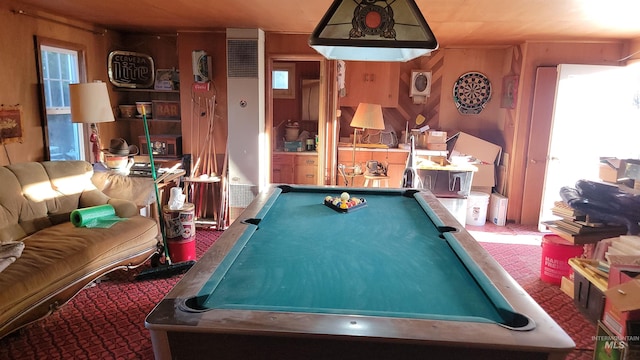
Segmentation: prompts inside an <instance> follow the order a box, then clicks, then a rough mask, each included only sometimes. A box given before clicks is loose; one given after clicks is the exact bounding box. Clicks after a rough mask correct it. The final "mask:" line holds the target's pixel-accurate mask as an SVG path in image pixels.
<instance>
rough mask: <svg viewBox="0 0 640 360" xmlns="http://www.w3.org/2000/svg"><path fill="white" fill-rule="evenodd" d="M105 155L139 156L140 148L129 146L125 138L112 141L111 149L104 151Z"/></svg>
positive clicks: (110, 143)
mask: <svg viewBox="0 0 640 360" xmlns="http://www.w3.org/2000/svg"><path fill="white" fill-rule="evenodd" d="M102 152H103V153H105V154H106V155H113V156H133V155H137V154H138V147H137V146H135V145H129V144H127V142H126V141H125V140H124V139H123V138H118V139H111V141H110V142H109V148H108V149H103V150H102Z"/></svg>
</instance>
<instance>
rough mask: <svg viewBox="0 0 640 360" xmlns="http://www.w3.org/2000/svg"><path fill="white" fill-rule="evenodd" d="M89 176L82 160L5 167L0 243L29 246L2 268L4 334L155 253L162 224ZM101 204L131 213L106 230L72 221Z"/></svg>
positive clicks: (0, 170) (0, 321)
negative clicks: (108, 193) (105, 191)
mask: <svg viewBox="0 0 640 360" xmlns="http://www.w3.org/2000/svg"><path fill="white" fill-rule="evenodd" d="M92 174H93V169H92V167H91V164H89V163H87V162H84V161H57V162H42V163H38V162H28V163H20V164H15V165H8V166H4V167H0V245H4V246H2V247H4V248H9V247H11V245H16V244H24V249H23V250H22V252H21V254H19V256H18V257H16V256H14V257H13V258H11V257H9V260H10V262H9V264H8V266H6V268H5V269H4V270H1V271H0V338H2V337H4V336H5V335H7V334H9V333H11V332H13V331H15V330H17V329H19V328H21V327H23V326H25V325H27V324H29V323H31V322H34V321H36V320H38V319H41V318H43V317H46V316H48V315H49V314H51V313H52V312H53V311H55V310H56V309H57V308H59V307H60V306H62V305H63V304H65V303H66V302H67V301H69V299H71V298H72V297H73V296H74V295H75V294H77V293H78V292H79V291H80V290H82V288H84V287H85V286H86V285H87V284H88V283H90V282H92V281H93V280H95V279H96V278H98V277H100V276H102V275H104V274H105V273H107V272H110V271H112V270H115V269H128V268H134V267H136V266H138V265H141V264H142V263H144V262H145V261H146V260H148V259H149V258H150V257H151V256H152V255H153V254H154V253H156V252H157V251H158V249H159V247H158V245H159V244H158V242H159V241H160V240H161V237H159V236H158V234H159V232H158V226H157V222H156V221H155V220H153V219H151V218H147V217H143V216H140V215H139V210H138V208H137V207H136V205H135V204H134V203H133V202H131V201H129V200H122V199H114V198H109V197H108V196H106V195H105V194H103V193H102V192H100V191H99V190H98V189H96V187H95V186H94V184H93V183H92V181H91V177H92ZM102 204H110V205H112V206H113V207H114V208H115V210H116V215H118V216H119V217H122V218H127V219H126V220H124V221H120V222H117V223H116V224H115V225H113V226H112V227H110V228H106V229H105V228H86V227H76V226H74V225H73V224H72V223H71V222H70V213H71V212H72V211H73V210H75V209H77V208H83V207H89V206H96V205H102ZM15 249H18V250H20V248H17V247H14V250H15ZM17 252H18V253H20V251H17ZM14 255H16V254H15V253H14ZM5 259H6V258H5ZM5 265H6V263H5Z"/></svg>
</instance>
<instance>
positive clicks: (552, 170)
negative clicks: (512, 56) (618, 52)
mask: <svg viewBox="0 0 640 360" xmlns="http://www.w3.org/2000/svg"><path fill="white" fill-rule="evenodd" d="M639 80H640V72H639V71H638V67H637V66H626V67H617V66H601V65H568V64H562V65H559V66H558V75H557V81H556V95H555V99H554V107H553V115H552V121H551V129H550V130H551V131H550V140H549V147H548V155H547V158H546V171H545V177H544V190H543V195H542V207H541V211H540V218H539V221H540V222H542V221H546V220H552V219H555V217H554V216H553V215H552V213H551V209H552V208H553V204H554V202H555V201H559V200H560V195H559V192H560V189H561V188H562V187H563V186H569V187H573V186H574V185H575V183H576V181H577V180H580V179H586V180H596V181H597V180H599V177H598V170H599V162H600V157H617V158H621V159H624V158H638V157H639V156H640V148H638V146H637V134H638V133H640V132H639V131H640V82H639ZM539 227H540V228H541V229H542V228H543V225H541V224H539Z"/></svg>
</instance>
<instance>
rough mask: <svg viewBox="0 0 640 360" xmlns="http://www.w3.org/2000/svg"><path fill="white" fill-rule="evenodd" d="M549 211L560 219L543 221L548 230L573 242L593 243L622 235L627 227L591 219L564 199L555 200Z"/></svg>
mask: <svg viewBox="0 0 640 360" xmlns="http://www.w3.org/2000/svg"><path fill="white" fill-rule="evenodd" d="M551 213H552V214H553V215H555V216H558V217H559V218H560V219H558V220H552V221H545V222H544V224H545V225H546V226H547V228H548V229H549V230H551V231H552V232H554V233H555V234H556V235H559V236H561V237H562V238H564V239H567V240H569V241H571V242H572V243H574V244H588V243H595V242H598V241H599V240H602V239H605V238H609V237H614V236H618V235H623V234H626V233H627V227H626V226H624V225H619V224H607V223H604V222H602V221H600V220H598V219H593V218H592V217H590V216H589V215H587V214H584V213H582V212H580V211H578V210H575V209H573V208H572V207H571V206H569V205H568V204H567V203H565V202H564V201H556V202H555V203H554V206H553V208H552V209H551Z"/></svg>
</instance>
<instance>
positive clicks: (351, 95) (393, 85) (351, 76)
mask: <svg viewBox="0 0 640 360" xmlns="http://www.w3.org/2000/svg"><path fill="white" fill-rule="evenodd" d="M345 86H346V91H347V95H346V96H345V97H342V98H340V99H339V100H340V106H350V107H357V106H358V104H359V103H361V102H365V103H372V104H380V105H382V107H397V106H398V93H399V88H400V64H399V63H397V62H375V61H348V62H346V69H345Z"/></svg>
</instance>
